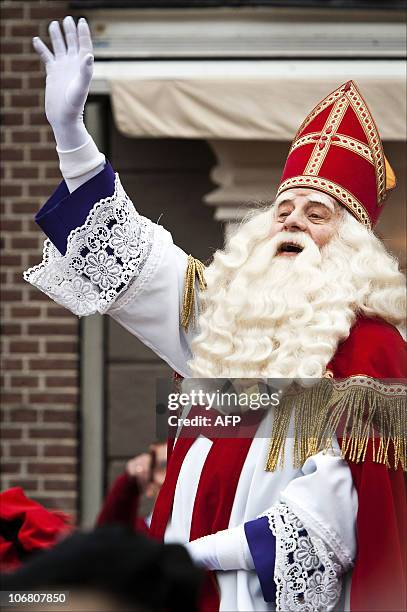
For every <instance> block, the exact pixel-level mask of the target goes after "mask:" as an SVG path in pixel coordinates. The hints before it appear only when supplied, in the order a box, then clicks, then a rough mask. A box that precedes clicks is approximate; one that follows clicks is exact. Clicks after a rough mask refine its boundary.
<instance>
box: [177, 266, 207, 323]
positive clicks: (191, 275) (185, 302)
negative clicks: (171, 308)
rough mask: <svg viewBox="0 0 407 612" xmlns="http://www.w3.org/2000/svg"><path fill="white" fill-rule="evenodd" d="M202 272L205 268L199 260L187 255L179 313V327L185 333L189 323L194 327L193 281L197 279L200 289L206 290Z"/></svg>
mask: <svg viewBox="0 0 407 612" xmlns="http://www.w3.org/2000/svg"><path fill="white" fill-rule="evenodd" d="M204 270H205V266H204V264H203V263H202V262H201V261H199V259H195V258H194V257H192V255H188V263H187V269H186V272H185V281H184V294H183V298H182V312H181V325H182V327H183V328H184V329H185V331H188V327H189V324H190V323H192V325H193V326H195V308H194V305H195V279H196V278H198V283H199V288H200V289H206V282H205V279H204Z"/></svg>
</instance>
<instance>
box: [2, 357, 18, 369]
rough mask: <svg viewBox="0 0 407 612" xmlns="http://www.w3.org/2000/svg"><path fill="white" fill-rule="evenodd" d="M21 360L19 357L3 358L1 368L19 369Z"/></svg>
mask: <svg viewBox="0 0 407 612" xmlns="http://www.w3.org/2000/svg"><path fill="white" fill-rule="evenodd" d="M22 366H23V362H22V361H21V359H6V358H3V359H2V362H1V369H2V370H21V368H22Z"/></svg>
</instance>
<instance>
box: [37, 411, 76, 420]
mask: <svg viewBox="0 0 407 612" xmlns="http://www.w3.org/2000/svg"><path fill="white" fill-rule="evenodd" d="M43 418H44V422H45V423H76V422H77V420H78V415H77V412H76V411H75V410H48V409H45V410H44V416H43Z"/></svg>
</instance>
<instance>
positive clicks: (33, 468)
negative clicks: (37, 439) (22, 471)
mask: <svg viewBox="0 0 407 612" xmlns="http://www.w3.org/2000/svg"><path fill="white" fill-rule="evenodd" d="M27 472H28V473H29V474H75V473H76V465H75V464H74V463H52V462H49V463H48V462H42V461H37V462H35V463H28V465H27Z"/></svg>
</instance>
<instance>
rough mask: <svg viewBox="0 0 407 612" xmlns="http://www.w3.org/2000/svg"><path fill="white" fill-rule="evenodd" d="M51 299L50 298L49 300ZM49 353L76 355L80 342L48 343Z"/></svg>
mask: <svg viewBox="0 0 407 612" xmlns="http://www.w3.org/2000/svg"><path fill="white" fill-rule="evenodd" d="M48 299H49V298H48ZM46 350H47V353H75V352H76V351H77V350H78V340H70V341H67V342H65V341H62V340H61V341H60V342H54V341H49V342H47V348H46Z"/></svg>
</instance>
